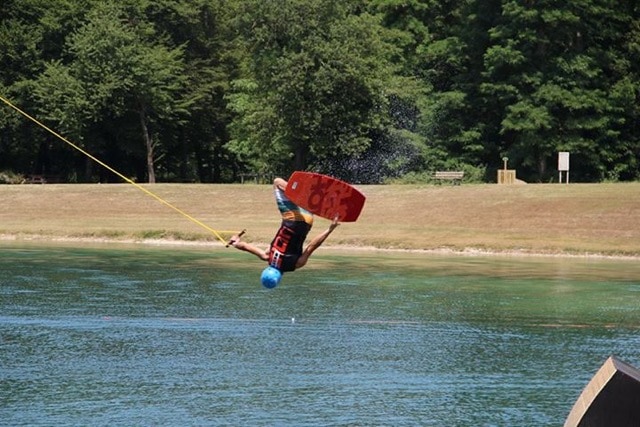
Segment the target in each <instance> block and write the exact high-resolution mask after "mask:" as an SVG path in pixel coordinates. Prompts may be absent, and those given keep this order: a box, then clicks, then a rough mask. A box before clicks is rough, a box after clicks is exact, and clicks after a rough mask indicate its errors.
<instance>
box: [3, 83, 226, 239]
mask: <svg viewBox="0 0 640 427" xmlns="http://www.w3.org/2000/svg"><path fill="white" fill-rule="evenodd" d="M0 100H2V102H4V103H5V104H7V105H8V106H9V107H11V108H13V109H14V110H15V111H17V112H18V113H20V114H22V115H23V116H24V117H26V118H27V119H29V120H31V121H32V122H34V123H35V124H37V125H38V126H40V127H41V128H43V129H45V130H46V131H47V132H49V133H51V134H52V135H54V136H55V137H57V138H59V139H60V140H62V141H64V142H65V143H67V144H68V145H70V146H71V147H73V148H75V149H76V150H78V151H79V152H81V153H82V154H84V155H85V156H87V157H89V158H90V159H91V160H93V161H94V162H96V163H98V164H99V165H101V166H104V167H105V168H106V169H108V170H110V171H111V172H113V173H114V174H116V175H118V176H119V177H120V178H122V179H123V180H124V181H125V182H127V183H129V184H131V185H133V186H134V187H136V188H137V189H138V190H140V191H142V192H144V193H145V194H147V195H149V196H151V197H153V198H154V199H156V200H157V201H159V202H160V203H163V204H164V205H166V206H168V207H170V208H171V209H173V210H174V211H176V212H178V213H179V214H180V215H182V216H184V217H185V218H187V219H188V220H189V221H191V222H193V223H195V224H197V225H199V226H200V227H202V228H204V229H205V230H207V231H209V232H211V233H212V234H213V235H214V236H216V237H217V238H218V240H220V242H222V244H223V245H227V241H226V240H225V239H224V238H223V237H222V236H221V235H220V232H218V231H216V230H214V229H213V228H211V227H209V226H208V225H207V224H205V223H203V222H202V221H200V220H198V219H196V218H194V217H192V216H191V215H189V214H188V213H186V212H185V211H183V210H182V209H180V208H178V207H177V206H174V205H172V204H171V203H169V202H167V201H166V200H164V199H163V198H162V197H160V196H158V195H157V194H155V193H153V192H151V191H149V190H148V189H146V188H144V187H143V186H141V185H140V184H138V183H136V182H134V181H133V180H131V179H130V178H127V177H126V176H124V175H123V174H121V173H120V172H118V171H117V170H115V169H114V168H112V167H111V166H109V165H107V164H106V163H104V162H103V161H101V160H99V159H97V158H96V157H94V156H92V155H91V154H89V153H88V152H86V151H85V150H83V149H82V148H80V147H78V146H77V145H75V144H74V143H72V142H71V141H69V140H68V139H66V138H65V137H63V136H62V135H60V134H59V133H57V132H55V131H54V130H52V129H50V128H49V127H47V126H46V125H44V124H43V123H41V122H39V121H38V120H36V119H35V118H33V117H31V116H30V115H29V114H27V113H25V112H24V111H22V110H21V109H20V108H18V107H16V106H15V105H13V104H12V103H11V102H9V101H8V100H7V99H5V98H4V97H3V96H2V95H0Z"/></svg>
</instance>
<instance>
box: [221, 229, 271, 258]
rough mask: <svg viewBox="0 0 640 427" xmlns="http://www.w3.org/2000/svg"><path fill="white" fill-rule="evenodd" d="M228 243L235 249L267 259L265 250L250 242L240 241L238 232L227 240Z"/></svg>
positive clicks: (267, 255)
mask: <svg viewBox="0 0 640 427" xmlns="http://www.w3.org/2000/svg"><path fill="white" fill-rule="evenodd" d="M229 244H230V245H231V246H233V247H234V248H236V249H239V250H241V251H244V252H249V253H250V254H253V255H255V256H257V257H258V258H260V259H261V260H263V261H269V253H268V252H267V251H263V250H262V249H260V248H258V247H256V246H253V245H252V244H251V243H247V242H243V241H241V240H240V236H239V235H238V234H236V235H235V236H233V237H232V238H231V239H230V240H229Z"/></svg>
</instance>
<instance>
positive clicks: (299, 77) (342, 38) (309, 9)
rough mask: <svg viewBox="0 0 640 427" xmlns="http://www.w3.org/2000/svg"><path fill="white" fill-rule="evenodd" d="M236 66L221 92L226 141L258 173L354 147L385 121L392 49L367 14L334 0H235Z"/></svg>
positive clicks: (303, 164) (303, 163)
mask: <svg viewBox="0 0 640 427" xmlns="http://www.w3.org/2000/svg"><path fill="white" fill-rule="evenodd" d="M245 3H246V4H245V7H246V9H244V11H243V13H242V14H241V17H242V19H241V21H240V27H241V28H242V29H243V30H244V32H243V35H244V37H245V43H246V46H247V49H248V53H249V55H248V57H247V59H246V68H245V69H246V70H247V72H246V74H245V77H244V78H242V79H238V80H236V82H235V83H234V87H233V91H232V93H231V94H230V95H229V100H230V107H231V108H232V109H233V111H234V113H235V114H236V115H237V116H236V119H235V120H234V122H233V124H232V130H233V132H234V133H233V136H234V138H233V140H232V141H231V143H230V149H232V150H233V151H234V152H236V153H238V155H239V156H241V158H243V159H245V160H247V161H249V162H251V163H252V165H253V167H254V168H256V169H258V170H263V171H282V170H290V169H292V168H293V169H304V168H306V167H307V166H308V165H310V164H313V163H314V162H316V161H318V160H322V159H326V158H330V157H334V156H342V155H357V154H359V153H362V152H363V151H364V150H366V149H367V147H369V145H370V133H371V132H372V130H374V129H378V128H380V126H381V125H382V123H383V121H384V120H385V114H386V104H387V98H386V97H385V86H386V82H388V81H389V80H390V77H391V76H392V75H393V72H392V67H391V64H390V62H389V60H390V57H391V55H392V54H393V53H394V50H393V47H392V46H391V45H389V43H388V42H387V41H386V40H385V38H384V37H383V36H381V34H384V31H383V28H382V27H381V26H380V25H379V21H378V19H377V18H375V17H374V16H372V15H370V14H367V13H357V12H358V11H357V8H355V7H354V3H357V2H339V1H334V0H312V1H308V0H304V1H303V0H292V1H287V2H281V1H250V2H245Z"/></svg>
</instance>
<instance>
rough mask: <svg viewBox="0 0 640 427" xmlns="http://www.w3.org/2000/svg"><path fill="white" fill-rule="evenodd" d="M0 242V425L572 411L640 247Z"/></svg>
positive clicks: (363, 421) (626, 339) (605, 340)
mask: <svg viewBox="0 0 640 427" xmlns="http://www.w3.org/2000/svg"><path fill="white" fill-rule="evenodd" d="M319 252H320V253H319V255H318V256H316V257H314V259H313V260H312V261H311V262H310V265H309V266H308V267H307V268H305V269H304V270H301V271H299V272H296V273H290V274H287V275H285V277H284V279H283V282H282V283H281V285H280V286H278V287H277V288H276V289H273V290H267V289H263V288H262V287H261V286H260V284H259V273H260V271H261V269H262V265H261V264H260V263H258V262H254V259H253V258H252V257H251V256H249V255H247V254H243V253H240V252H238V251H231V250H224V249H216V250H200V249H193V248H191V249H185V248H177V247H168V248H152V247H144V246H102V247H98V246H96V247H80V248H78V247H71V246H64V245H61V246H60V247H51V246H49V247H42V246H38V245H30V244H26V243H1V244H0V273H1V275H0V425H7V426H45V425H46V426H49V425H56V426H78V425H92V426H117V425H120V426H134V425H135V426H158V425H162V426H217V425H223V426H236V425H238V426H239V425H252V426H381V425H385V426H560V425H562V424H563V422H564V420H565V418H566V416H567V415H568V413H569V411H570V410H571V407H572V406H573V403H574V402H575V400H576V398H577V397H578V395H579V394H580V392H581V391H582V389H583V387H584V386H585V385H586V384H587V382H588V381H589V380H590V379H591V377H592V376H593V374H595V372H596V371H597V370H598V369H599V368H600V366H601V365H602V363H604V361H605V360H606V358H607V357H608V356H609V355H611V354H615V355H617V356H618V357H619V358H621V359H622V360H624V361H626V362H628V363H630V364H632V365H634V366H636V367H637V366H640V350H639V349H640V335H639V334H638V329H639V328H640V304H638V299H639V297H640V266H639V265H638V264H639V263H638V262H636V261H624V260H617V261H616V260H595V259H591V260H589V259H577V258H573V259H566V258H563V259H560V258H537V257H531V258H521V257H468V256H455V257H445V256H439V255H430V254H403V255H398V254H385V253H376V252H371V253H359V252H345V253H335V252H334V253H331V252H328V251H323V250H321V251H319Z"/></svg>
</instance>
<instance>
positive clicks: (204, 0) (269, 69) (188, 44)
mask: <svg viewBox="0 0 640 427" xmlns="http://www.w3.org/2000/svg"><path fill="white" fill-rule="evenodd" d="M639 15H640V6H638V5H637V3H636V2H635V1H633V0H573V1H570V2H565V1H559V0H444V1H443V0H189V1H186V0H118V1H115V0H107V1H104V0H55V1H45V0H3V2H2V4H0V64H2V67H0V95H2V96H3V97H5V98H7V99H10V100H11V102H13V103H14V104H16V105H18V106H20V108H22V109H23V110H25V111H27V112H29V113H30V114H32V115H33V116H35V117H37V118H38V119H39V120H41V121H42V122H44V123H46V125H47V126H49V127H51V128H53V129H55V130H56V131H58V132H59V133H61V134H63V135H64V136H65V137H66V138H68V139H69V140H71V141H73V142H74V143H75V144H77V145H79V146H80V147H82V148H83V149H84V150H86V151H88V152H90V153H91V154H93V155H94V156H96V157H97V158H99V159H101V160H102V161H104V162H105V163H107V164H109V165H111V166H113V167H114V168H115V169H117V170H118V171H120V172H121V173H123V174H124V175H126V176H130V177H131V178H132V179H135V180H136V181H138V182H156V181H163V182H233V181H236V180H238V177H239V176H240V174H242V173H256V174H262V175H265V176H266V175H273V174H282V175H284V176H287V175H288V174H289V173H290V172H291V171H293V170H302V169H306V170H315V171H319V172H323V173H328V174H332V175H334V176H337V177H340V178H343V179H346V180H349V181H352V182H357V183H380V182H386V181H389V180H402V181H404V182H411V181H418V182H420V181H426V180H428V179H429V177H430V175H431V173H432V172H433V171H435V170H453V169H456V170H464V171H465V172H466V176H467V177H469V178H470V179H472V180H477V181H494V180H495V174H496V170H497V169H499V168H501V167H502V165H503V158H508V159H509V161H508V162H509V167H510V168H515V169H517V173H518V177H519V178H522V179H524V180H526V181H528V182H550V181H552V180H554V179H557V170H556V169H557V163H556V162H557V153H558V152H559V151H569V152H570V153H571V177H572V180H576V181H583V182H601V181H631V180H638V179H639V178H640V163H639V159H640V132H639V131H640V129H639V123H640V120H639V119H640V103H639V102H638V100H639V95H640V69H639V67H640V19H639V18H640V16H639ZM2 171H4V174H0V177H1V176H5V177H6V176H12V175H13V176H20V175H29V174H43V175H49V176H55V177H57V179H60V180H61V181H63V182H114V181H118V178H117V177H116V176H114V175H113V174H111V172H109V171H107V170H104V169H103V168H101V167H99V166H98V165H96V164H95V163H94V162H93V161H92V160H90V159H88V158H86V157H85V156H84V155H83V154H81V153H79V152H77V151H75V150H73V149H72V148H70V147H69V146H67V145H65V144H63V143H61V142H60V141H59V140H57V138H56V137H54V136H53V135H51V134H49V133H47V132H45V131H43V130H42V129H41V128H40V127H38V126H36V125H34V123H31V122H29V121H27V120H25V119H24V118H23V117H22V116H20V115H19V114H17V113H16V112H15V111H13V110H12V109H10V108H8V107H6V106H4V105H2V106H1V107H0V172H2ZM0 181H1V179H0Z"/></svg>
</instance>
